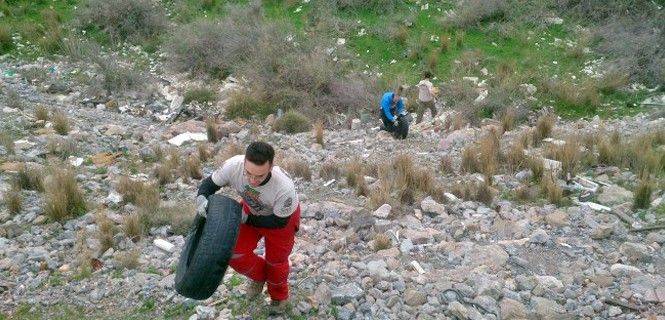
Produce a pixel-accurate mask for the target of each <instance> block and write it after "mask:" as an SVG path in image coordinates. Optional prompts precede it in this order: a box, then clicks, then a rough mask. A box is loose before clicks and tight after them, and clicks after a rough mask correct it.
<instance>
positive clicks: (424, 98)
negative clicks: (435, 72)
mask: <svg viewBox="0 0 665 320" xmlns="http://www.w3.org/2000/svg"><path fill="white" fill-rule="evenodd" d="M423 78H424V79H423V80H420V82H419V83H418V116H417V117H416V124H418V123H421V122H422V121H423V114H424V113H425V109H429V110H430V111H431V112H432V119H434V117H436V107H435V106H434V102H435V99H434V89H433V86H432V82H431V81H430V79H431V78H432V73H431V72H429V71H425V72H423Z"/></svg>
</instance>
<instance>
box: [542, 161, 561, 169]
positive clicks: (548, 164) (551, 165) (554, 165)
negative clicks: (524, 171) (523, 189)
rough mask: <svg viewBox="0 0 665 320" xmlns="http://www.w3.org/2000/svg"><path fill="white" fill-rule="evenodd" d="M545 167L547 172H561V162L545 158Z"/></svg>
mask: <svg viewBox="0 0 665 320" xmlns="http://www.w3.org/2000/svg"><path fill="white" fill-rule="evenodd" d="M543 167H544V169H545V170H549V171H558V170H561V162H560V161H556V160H552V159H546V158H543Z"/></svg>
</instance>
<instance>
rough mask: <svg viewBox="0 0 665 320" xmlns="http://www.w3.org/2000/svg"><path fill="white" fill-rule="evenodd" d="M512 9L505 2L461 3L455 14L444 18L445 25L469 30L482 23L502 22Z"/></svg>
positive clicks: (470, 1) (479, 1)
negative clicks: (468, 28)
mask: <svg viewBox="0 0 665 320" xmlns="http://www.w3.org/2000/svg"><path fill="white" fill-rule="evenodd" d="M509 9H510V7H509V3H508V1H505V0H467V1H460V2H459V6H458V7H457V8H455V9H454V11H453V14H452V15H450V16H447V17H446V18H444V20H443V22H444V24H445V25H451V26H454V27H457V28H467V27H471V26H476V25H479V24H480V23H484V22H489V21H496V20H501V19H502V18H503V17H504V16H505V15H506V14H507V13H508V10H509Z"/></svg>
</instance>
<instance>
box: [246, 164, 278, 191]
mask: <svg viewBox="0 0 665 320" xmlns="http://www.w3.org/2000/svg"><path fill="white" fill-rule="evenodd" d="M270 170H272V163H270V161H266V163H264V164H262V165H258V164H255V163H252V162H251V161H248V160H245V172H244V173H245V176H246V177H247V181H248V182H249V185H250V186H252V187H258V186H259V185H260V184H261V183H263V181H265V180H266V178H267V177H268V173H270Z"/></svg>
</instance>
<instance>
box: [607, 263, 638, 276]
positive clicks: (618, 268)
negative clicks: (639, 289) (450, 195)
mask: <svg viewBox="0 0 665 320" xmlns="http://www.w3.org/2000/svg"><path fill="white" fill-rule="evenodd" d="M610 272H611V273H612V275H614V276H617V277H626V276H627V277H633V276H638V275H641V274H642V271H640V269H638V268H636V267H633V266H629V265H625V264H621V263H615V264H613V265H612V266H611V267H610Z"/></svg>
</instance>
